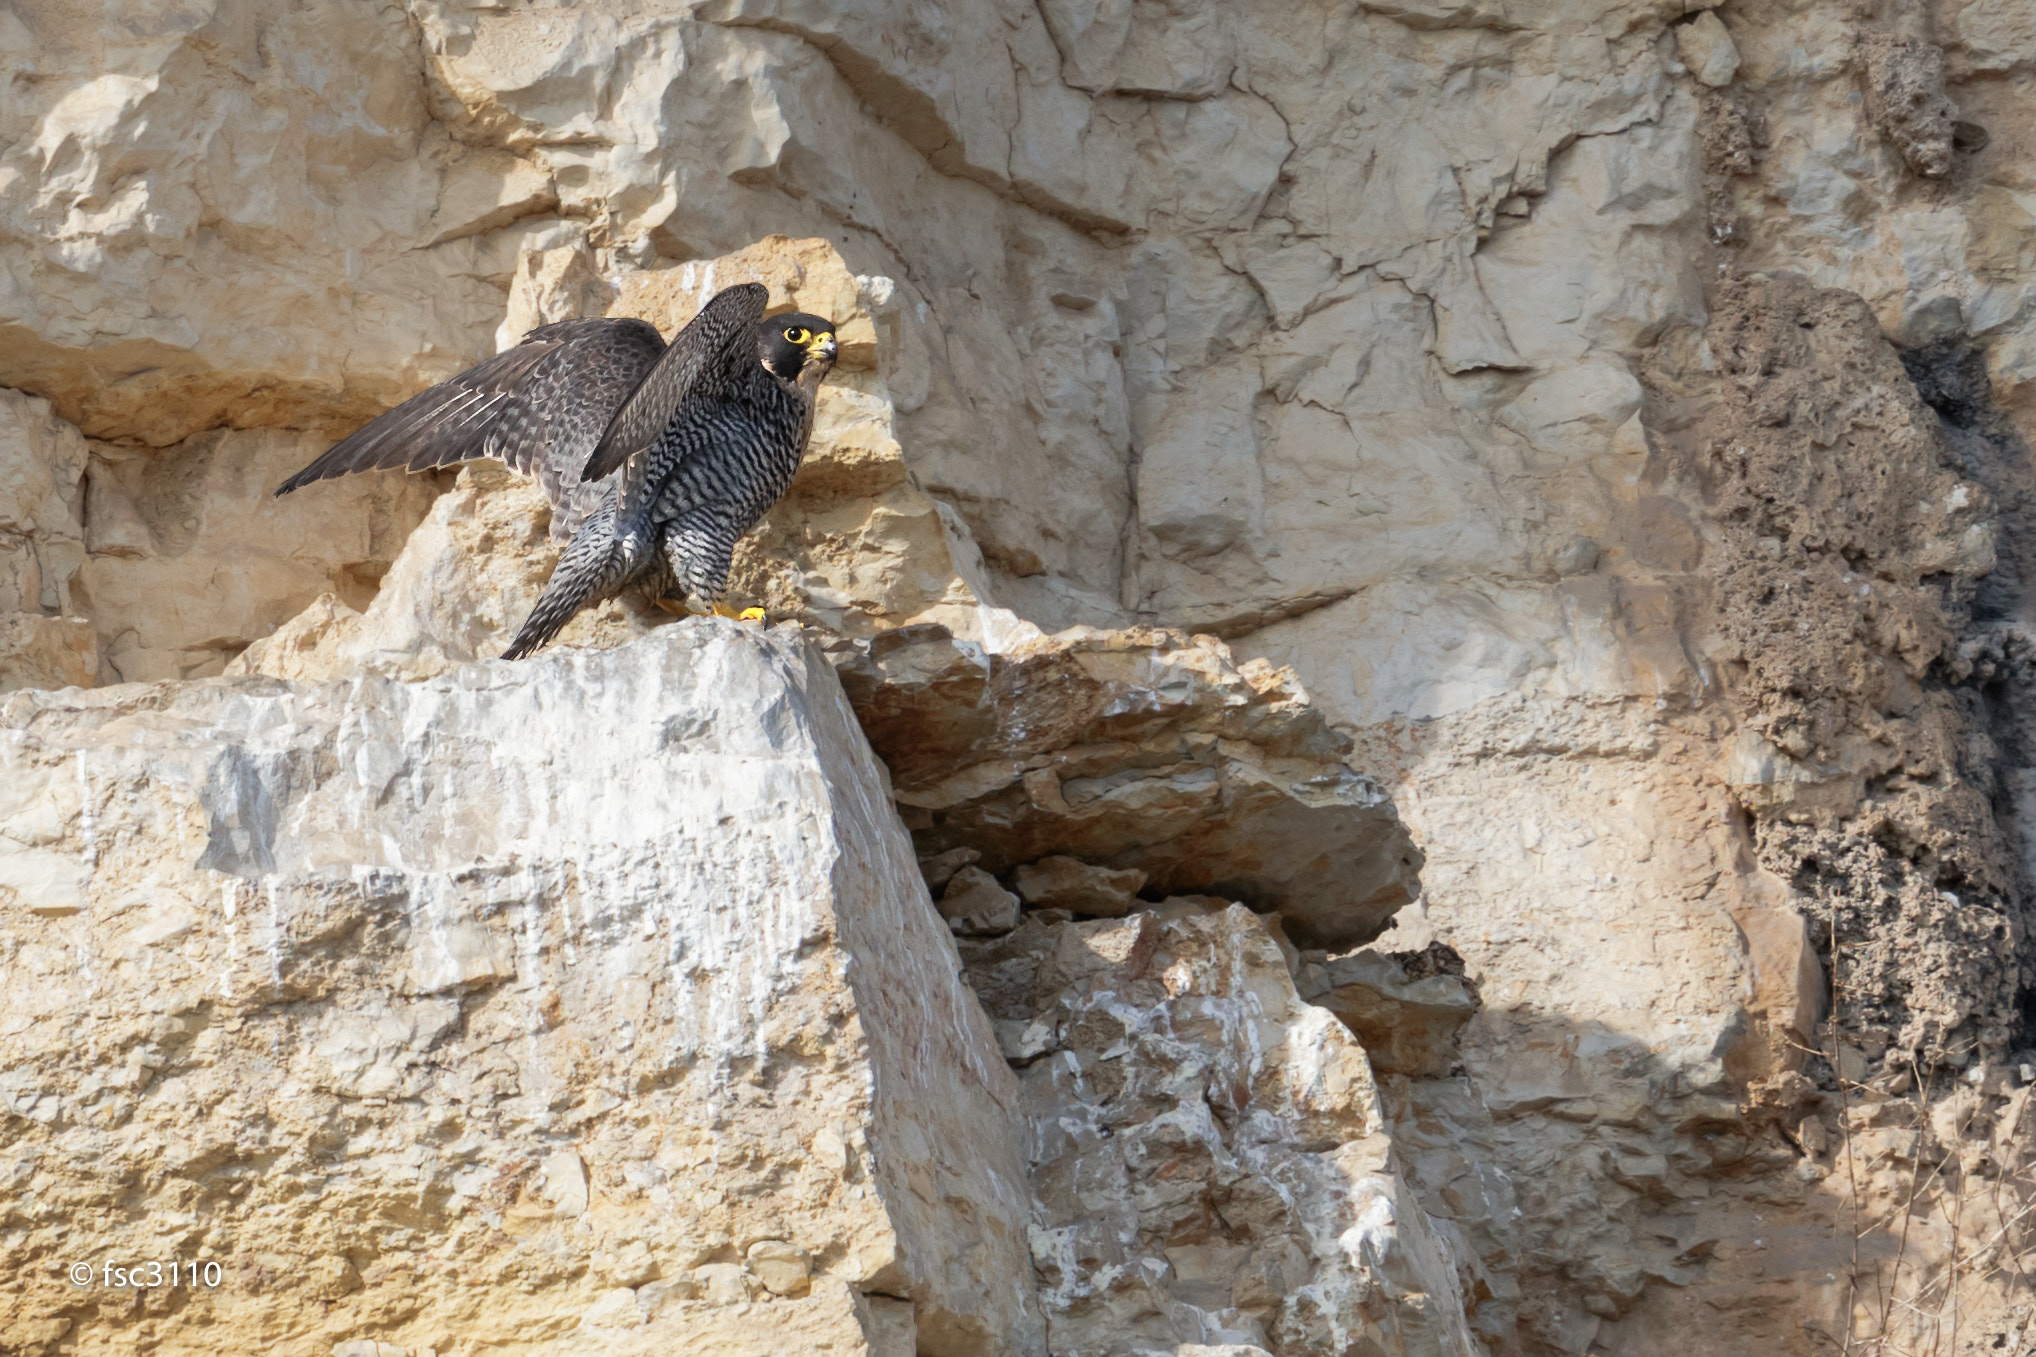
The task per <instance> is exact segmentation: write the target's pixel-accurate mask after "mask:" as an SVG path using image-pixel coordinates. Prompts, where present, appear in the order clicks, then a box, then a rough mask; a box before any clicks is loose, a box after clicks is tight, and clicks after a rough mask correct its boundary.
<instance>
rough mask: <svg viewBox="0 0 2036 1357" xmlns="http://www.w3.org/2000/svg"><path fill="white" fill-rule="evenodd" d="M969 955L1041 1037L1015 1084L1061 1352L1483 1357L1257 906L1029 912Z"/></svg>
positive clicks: (1352, 1061) (1383, 1142) (968, 947)
mask: <svg viewBox="0 0 2036 1357" xmlns="http://www.w3.org/2000/svg"><path fill="white" fill-rule="evenodd" d="M963 955H964V957H965V958H966V959H967V961H968V965H969V972H970V978H971V980H972V982H973V983H974V985H975V987H976V989H977V992H978V993H980V994H982V995H983V997H984V1002H985V1004H986V1006H987V1007H988V1009H989V1011H990V1014H991V1016H992V1017H993V1018H995V1019H997V1020H998V1021H999V1023H1000V1025H1004V1024H1017V1023H1024V1024H1031V1025H1033V1026H1035V1027H1038V1028H1041V1029H1043V1030H1044V1032H1045V1033H1046V1034H1047V1035H1046V1036H1045V1037H1044V1039H1043V1040H1042V1042H1041V1044H1040V1048H1039V1049H1038V1050H1037V1051H1036V1052H1034V1053H1032V1054H1030V1055H1029V1056H1028V1057H1027V1059H1026V1061H1025V1063H1024V1068H1023V1080H1024V1088H1025V1098H1026V1107H1027V1111H1028V1114H1029V1116H1030V1118H1031V1120H1032V1125H1033V1132H1032V1146H1033V1148H1032V1182H1033V1186H1034V1190H1035V1191H1036V1192H1037V1193H1038V1196H1039V1201H1040V1209H1041V1219H1040V1221H1039V1223H1038V1224H1037V1225H1036V1226H1035V1227H1034V1229H1033V1235H1032V1248H1033V1259H1034V1263H1035V1266H1037V1268H1038V1269H1039V1273H1040V1281H1041V1294H1042V1296H1043V1298H1044V1301H1045V1305H1046V1307H1047V1313H1048V1319H1049V1323H1050V1325H1051V1335H1052V1345H1053V1347H1054V1349H1055V1350H1056V1351H1063V1350H1065V1351H1086V1350H1089V1349H1091V1348H1094V1347H1098V1346H1101V1345H1102V1344H1103V1343H1105V1342H1109V1341H1115V1342H1119V1343H1126V1342H1128V1343H1130V1344H1133V1345H1136V1347H1137V1348H1139V1349H1140V1350H1158V1351H1166V1352H1195V1351H1208V1350H1209V1349H1208V1348H1198V1347H1194V1346H1187V1347H1178V1346H1176V1345H1179V1344H1190V1345H1193V1344H1213V1345H1215V1348H1216V1350H1220V1351H1230V1350H1233V1348H1242V1350H1244V1351H1256V1350H1260V1349H1265V1350H1270V1351H1274V1352H1279V1353H1282V1354H1317V1353H1319V1354H1323V1357H1328V1354H1332V1353H1341V1352H1347V1351H1349V1350H1351V1348H1352V1346H1353V1345H1357V1346H1359V1347H1363V1346H1367V1345H1375V1346H1376V1349H1377V1350H1378V1351H1381V1352H1388V1353H1393V1354H1402V1353H1404V1354H1414V1353H1420V1354H1437V1355H1438V1357H1439V1355H1440V1354H1462V1355H1463V1357H1470V1355H1471V1354H1474V1353H1476V1352H1477V1351H1479V1349H1478V1347H1477V1346H1476V1344H1475V1342H1474V1340H1473V1339H1472V1338H1471V1336H1470V1334H1469V1331H1468V1329H1467V1328H1466V1326H1465V1321H1464V1317H1463V1298H1462V1295H1461V1291H1460V1283H1459V1279H1458V1274H1457V1268H1458V1266H1459V1265H1460V1264H1462V1263H1465V1261H1466V1260H1461V1259H1459V1258H1458V1257H1457V1256H1456V1255H1455V1254H1454V1253H1453V1251H1452V1249H1451V1247H1450V1245H1449V1244H1448V1243H1446V1242H1445V1240H1444V1239H1443V1237H1442V1236H1440V1235H1439V1234H1437V1233H1436V1232H1435V1229H1434V1227H1433V1226H1432V1225H1431V1224H1430V1223H1429V1221H1428V1219H1427V1216H1426V1215H1425V1213H1424V1212H1423V1211H1422V1209H1421V1207H1420V1206H1419V1205H1418V1204H1417V1203H1416V1202H1415V1201H1414V1200H1413V1197H1412V1194H1411V1193H1410V1191H1409V1189H1408V1188H1407V1186H1406V1184H1405V1183H1404V1182H1403V1181H1402V1180H1401V1179H1400V1177H1399V1175H1398V1173H1397V1172H1396V1171H1395V1169H1394V1167H1393V1163H1392V1157H1391V1152H1390V1149H1389V1142H1388V1141H1387V1139H1386V1137H1385V1136H1384V1135H1383V1134H1382V1131H1383V1129H1384V1123H1383V1119H1382V1114H1381V1111H1380V1108H1379V1104H1378V1100H1377V1093H1376V1091H1375V1089H1374V1086H1373V1082H1372V1073H1371V1068H1370V1066H1369V1064H1368V1062H1367V1061H1366V1059H1365V1055H1364V1052H1363V1050H1362V1048H1360V1047H1359V1046H1358V1044H1357V1042H1356V1041H1355V1040H1354V1039H1353V1038H1352V1037H1351V1036H1350V1034H1349V1033H1348V1032H1347V1031H1345V1030H1344V1029H1343V1027H1342V1026H1341V1025H1340V1024H1338V1023H1337V1022H1336V1020H1335V1019H1334V1018H1333V1017H1331V1016H1330V1014H1329V1013H1328V1012H1327V1011H1325V1010H1323V1009H1321V1008H1317V1007H1314V1006H1312V1005H1309V1004H1306V1003H1303V1002H1302V1001H1301V1000H1300V998H1299V996H1298V995H1297V994H1296V993H1295V991H1294V988H1293V983H1292V981H1291V980H1290V979H1289V976H1288V972H1287V966H1286V961H1285V958H1284V957H1283V956H1282V954H1281V952H1280V949H1279V947H1278V946H1277V945H1276V944H1275V942H1274V940H1273V938H1272V937H1271V935H1270V934H1268V933H1267V931H1266V929H1265V926H1264V924H1263V923H1262V922H1261V921H1260V920H1259V919H1258V918H1257V917H1256V916H1254V915H1253V914H1252V913H1251V912H1250V911H1248V910H1246V909H1244V908H1243V907H1242V906H1231V907H1228V908H1224V909H1218V910H1216V911H1214V912H1209V913H1199V914H1182V915H1180V916H1178V917H1175V918H1172V919H1170V920H1166V921H1164V922H1162V921H1161V919H1160V918H1159V917H1158V916H1156V915H1154V914H1151V913H1146V912H1140V913H1137V914H1133V915H1131V916H1129V917H1128V918H1124V919H1099V920H1095V921H1092V922H1068V923H1059V924H1052V925H1043V924H1041V923H1040V922H1038V919H1037V916H1028V917H1027V920H1026V921H1025V923H1024V924H1023V925H1021V927H1020V928H1019V930H1018V931H1017V932H1015V933H1013V934H1011V935H1010V936H1008V937H1006V938H1001V939H996V940H993V941H984V942H967V943H964V944H963ZM1387 1295H1390V1296H1392V1297H1394V1298H1395V1299H1394V1300H1392V1301H1390V1302H1385V1301H1384V1298H1385V1297H1386V1296H1387ZM1382 1302H1384V1303H1382Z"/></svg>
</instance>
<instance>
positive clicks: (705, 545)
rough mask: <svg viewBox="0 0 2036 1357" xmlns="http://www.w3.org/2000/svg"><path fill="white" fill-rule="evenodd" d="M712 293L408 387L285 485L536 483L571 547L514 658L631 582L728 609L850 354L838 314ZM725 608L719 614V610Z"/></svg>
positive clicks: (600, 322) (567, 326) (748, 289)
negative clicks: (675, 315) (787, 309)
mask: <svg viewBox="0 0 2036 1357" xmlns="http://www.w3.org/2000/svg"><path fill="white" fill-rule="evenodd" d="M769 295H770V294H769V292H768V290H767V289H766V288H765V287H764V286H763V285H762V284H760V283H743V284H740V285H738V286H736V287H731V288H728V289H726V290H725V291H723V292H720V293H718V294H716V295H715V296H714V297H713V298H712V299H711V300H710V301H708V303H707V304H706V305H705V306H703V307H702V308H700V313H699V314H698V315H697V316H695V317H694V318H693V319H692V321H691V322H690V323H688V324H687V326H686V327H685V328H684V329H683V330H681V331H680V332H679V333H678V334H677V335H676V336H675V337H674V338H673V339H672V342H671V343H670V344H669V345H666V344H665V343H664V342H663V341H662V340H661V339H660V338H659V336H658V333H657V330H656V329H655V327H653V326H651V325H648V324H646V323H645V322H643V321H640V320H610V319H590V320H568V321H561V322H559V323H557V324H554V325H545V326H540V327H539V328H537V329H535V330H532V331H531V332H530V333H529V334H527V335H525V336H524V338H523V342H522V343H521V344H518V345H517V346H516V347H515V348H513V349H509V350H506V351H505V352H502V353H499V354H496V355H495V356H494V357H493V358H489V359H486V360H484V361H483V362H480V363H477V364H475V365H474V366H473V367H471V368H468V369H467V370H466V371H465V372H462V373H460V374H459V375H458V376H457V377H453V378H451V379H450V380H448V381H444V382H441V383H439V384H438V385H437V386H434V387H432V388H431V389H430V390H428V391H425V392H422V393H420V394H419V395H416V396H413V397H411V398H410V399H409V400H407V401H405V402H403V404H401V405H399V406H397V407H396V408H395V409H393V410H391V411H389V412H388V413H387V414H385V415H382V416H380V417H379V418H377V419H375V420H373V421H371V422H370V423H368V424H367V425H365V426H363V427H362V428H360V429H359V430H357V431H355V432H354V433H353V434H351V435H349V436H348V437H346V438H344V439H342V440H341V441H340V442H338V443H336V444H334V445H333V446H332V447H331V448H330V449H329V450H327V451H326V453H325V454H324V455H323V456H321V457H319V458H318V459H317V460H316V461H314V462H312V463H311V465H309V466H307V467H305V468H304V469H303V470H302V471H300V472H298V473H297V474H296V475H294V476H292V477H290V479H288V480H287V481H284V482H283V484H282V485H281V486H280V487H278V488H277V490H276V493H277V494H279V495H285V494H288V493H290V492H291V491H292V490H296V489H298V488H299V487H301V486H304V485H308V484H310V483H311V482H313V481H320V480H326V479H328V478H331V477H334V476H343V475H347V474H349V473H351V472H355V471H370V470H375V469H378V468H385V467H398V466H400V467H407V468H408V469H409V470H412V471H421V470H424V469H426V468H429V467H437V466H450V465H453V464H454V463H457V462H465V461H470V460H472V459H474V458H478V457H494V458H498V459H500V460H501V461H503V462H505V463H507V464H508V465H509V466H510V467H512V468H514V469H515V470H517V471H520V472H522V473H523V474H525V475H527V476H531V477H534V478H535V479H536V480H537V482H538V484H539V485H541V486H542V487H543V489H544V493H545V497H546V498H547V499H549V500H550V501H551V504H552V511H553V519H552V530H553V533H554V535H560V536H563V535H566V534H568V533H570V535H571V538H572V541H571V542H570V544H569V545H568V546H567V547H566V550H565V553H564V555H563V556H561V557H560V559H559V563H558V565H557V567H556V568H555V569H554V570H553V571H552V575H551V579H550V581H549V582H548V583H547V584H546V585H545V588H544V593H543V595H542V596H541V597H540V598H539V599H538V602H537V606H536V607H535V608H533V609H532V610H531V614H530V617H529V619H528V620H526V621H525V622H524V624H523V627H522V629H521V630H520V631H519V632H518V633H517V636H516V640H515V641H514V642H513V643H512V644H511V645H510V647H509V649H508V650H507V651H505V652H504V658H505V659H520V658H522V657H523V656H525V655H528V654H530V653H531V652H532V651H534V650H537V649H538V648H539V647H541V646H543V645H544V644H545V643H546V642H548V641H550V640H551V639H552V637H554V636H556V635H557V634H558V633H559V631H560V629H561V628H563V627H564V626H565V624H566V623H567V622H569V621H571V620H572V618H573V616H574V615H575V614H577V613H578V612H579V611H580V609H582V608H584V607H586V606H588V605H589V604H592V603H597V602H600V601H601V600H603V599H607V598H612V597H614V596H615V595H616V594H618V593H620V592H622V590H624V589H626V588H629V587H631V586H643V587H646V588H649V589H650V590H651V591H652V592H653V593H655V594H657V595H661V596H671V595H674V594H679V593H684V594H690V595H691V596H692V597H693V598H695V599H696V600H698V601H699V602H700V603H703V604H706V605H709V606H716V605H718V604H719V603H720V600H721V596H722V593H723V591H724V590H725V589H726V587H727V583H728V570H729V562H730V559H731V557H732V556H733V553H734V550H735V544H736V542H737V540H738V539H740V538H741V536H742V535H743V533H745V532H747V531H748V530H749V529H750V528H751V527H752V526H754V525H755V524H756V522H757V520H758V519H760V518H762V517H763V516H764V513H765V512H766V511H767V510H769V508H770V507H771V505H772V504H774V503H776V502H777V499H778V497H779V496H780V495H782V494H784V492H785V488H786V486H788V485H790V484H791V481H792V476H793V473H795V472H796V471H797V470H798V469H799V463H800V460H801V459H802V458H803V457H804V456H805V451H806V443H807V440H808V439H809V438H810V436H811V434H812V431H813V406H814V401H815V398H816V396H817V394H818V391H819V388H820V383H821V382H822V381H823V380H825V378H826V376H827V374H828V372H829V371H830V370H831V369H832V368H833V366H834V359H835V357H836V354H837V352H838V348H837V344H836V341H835V336H834V325H833V323H832V322H830V321H827V320H823V319H821V318H820V317H818V316H811V315H807V314H805V313H803V312H794V313H791V314H787V315H779V316H774V317H772V318H771V319H769V320H765V319H764V318H763V312H764V306H765V304H766V302H767V301H768V299H769ZM718 610H719V609H718V607H717V611H718Z"/></svg>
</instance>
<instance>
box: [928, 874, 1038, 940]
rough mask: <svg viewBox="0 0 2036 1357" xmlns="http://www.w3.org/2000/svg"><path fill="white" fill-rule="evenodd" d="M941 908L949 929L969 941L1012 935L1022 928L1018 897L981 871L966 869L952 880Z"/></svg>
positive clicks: (944, 894)
mask: <svg viewBox="0 0 2036 1357" xmlns="http://www.w3.org/2000/svg"><path fill="white" fill-rule="evenodd" d="M939 904H940V913H941V917H942V918H944V919H946V920H947V925H948V927H949V928H952V929H953V930H954V931H955V932H956V933H959V934H962V935H963V936H966V937H975V936H978V935H982V934H995V933H1008V932H1010V931H1011V930H1012V929H1013V928H1016V927H1017V926H1018V914H1019V904H1018V897H1017V896H1015V895H1013V894H1011V892H1009V891H1007V890H1005V889H1004V888H1003V887H1002V886H999V885H998V884H997V878H995V877H994V876H991V875H990V874H989V873H988V872H986V871H984V870H982V869H981V868H980V867H963V868H961V869H959V870H958V871H956V872H955V874H954V875H953V876H951V877H949V878H948V880H947V888H946V889H945V890H944V891H942V892H941V895H940V902H939Z"/></svg>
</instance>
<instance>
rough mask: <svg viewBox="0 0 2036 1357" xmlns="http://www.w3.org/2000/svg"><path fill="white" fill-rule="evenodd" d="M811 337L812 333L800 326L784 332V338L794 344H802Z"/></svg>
mask: <svg viewBox="0 0 2036 1357" xmlns="http://www.w3.org/2000/svg"><path fill="white" fill-rule="evenodd" d="M812 337H813V332H812V331H810V330H808V329H806V328H805V327H804V326H802V325H794V326H793V327H792V328H791V329H789V330H787V331H785V338H786V339H787V340H789V341H790V342H791V343H794V344H804V343H805V342H806V341H807V340H809V339H811V338H812Z"/></svg>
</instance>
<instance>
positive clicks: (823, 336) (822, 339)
mask: <svg viewBox="0 0 2036 1357" xmlns="http://www.w3.org/2000/svg"><path fill="white" fill-rule="evenodd" d="M840 352H841V346H840V345H838V344H836V343H835V342H834V331H832V330H822V331H820V332H819V333H818V334H816V335H814V336H813V337H812V338H811V339H809V340H807V341H806V356H807V357H808V358H824V359H826V360H827V361H828V362H830V363H831V362H833V361H834V360H835V357H836V356H837V355H838V354H840Z"/></svg>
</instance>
